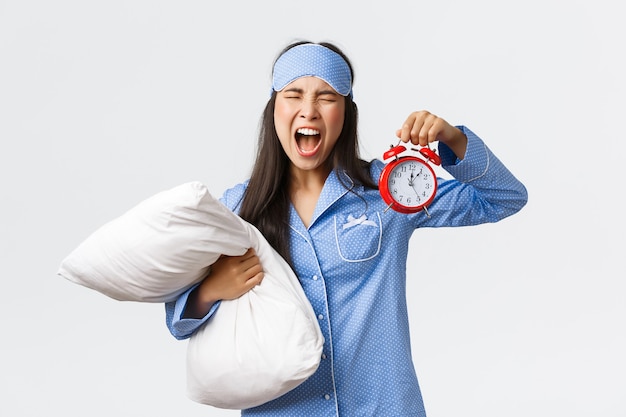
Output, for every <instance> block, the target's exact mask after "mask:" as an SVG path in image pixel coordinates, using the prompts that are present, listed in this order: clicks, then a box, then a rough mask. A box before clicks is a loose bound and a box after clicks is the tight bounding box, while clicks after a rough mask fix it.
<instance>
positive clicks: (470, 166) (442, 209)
mask: <svg viewBox="0 0 626 417" xmlns="http://www.w3.org/2000/svg"><path fill="white" fill-rule="evenodd" d="M396 134H397V136H398V137H399V138H400V140H402V141H403V142H409V141H410V142H411V143H413V144H415V145H420V146H427V145H428V144H430V143H431V142H435V141H438V142H439V154H440V156H441V160H442V167H443V168H444V169H445V170H446V171H448V172H449V173H450V174H451V175H452V176H453V177H454V179H453V180H443V179H440V180H439V186H438V189H437V194H436V197H435V200H434V201H433V203H432V204H431V206H430V208H429V210H430V212H431V214H432V215H433V216H432V218H430V219H429V218H425V216H419V215H418V216H415V220H416V222H417V224H416V227H419V226H425V227H446V226H468V225H474V224H480V223H487V222H497V221H499V220H502V219H504V218H505V217H508V216H510V215H512V214H514V213H516V212H518V211H519V210H521V208H522V207H524V205H525V204H526V202H527V201H528V194H527V191H526V188H525V187H524V185H523V184H522V183H521V182H520V181H518V180H517V179H516V178H515V177H514V176H513V174H512V173H511V172H510V171H509V170H508V169H507V168H506V167H505V166H504V164H502V162H501V161H500V160H499V159H498V158H497V157H496V156H495V155H494V154H493V153H492V152H491V151H490V150H489V148H488V147H487V146H486V145H485V144H484V142H483V141H482V140H481V139H480V138H479V137H478V136H476V135H475V134H474V133H473V132H472V131H470V130H469V129H467V128H466V127H463V126H459V127H455V126H452V125H450V124H449V123H448V122H446V121H445V120H443V119H442V118H440V117H437V116H435V115H433V114H431V113H429V112H427V111H419V112H414V113H411V114H410V115H409V117H408V118H407V119H406V121H405V123H404V124H403V125H402V128H401V129H398V130H397V132H396Z"/></svg>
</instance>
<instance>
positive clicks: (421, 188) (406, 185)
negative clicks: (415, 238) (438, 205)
mask: <svg viewBox="0 0 626 417" xmlns="http://www.w3.org/2000/svg"><path fill="white" fill-rule="evenodd" d="M407 146H409V145H397V146H393V145H392V147H391V149H389V150H388V151H387V152H385V153H384V154H383V160H384V161H387V160H388V159H391V158H393V160H392V161H391V162H389V163H387V165H385V167H384V168H383V171H382V172H381V174H380V178H379V179H378V189H379V191H380V195H381V196H382V198H383V200H384V201H385V203H387V204H388V206H387V209H385V211H387V210H388V209H389V208H391V209H393V210H395V211H397V212H400V213H406V214H409V213H417V212H419V211H421V210H424V212H426V215H428V217H430V214H429V213H428V209H427V208H426V207H427V206H428V205H429V204H430V203H432V201H433V199H434V198H435V193H436V192H437V175H436V174H435V171H434V170H433V168H432V167H431V166H430V164H431V163H432V164H435V165H440V164H441V158H439V155H437V154H436V153H435V151H433V150H432V149H430V148H429V147H422V148H413V147H410V148H407Z"/></svg>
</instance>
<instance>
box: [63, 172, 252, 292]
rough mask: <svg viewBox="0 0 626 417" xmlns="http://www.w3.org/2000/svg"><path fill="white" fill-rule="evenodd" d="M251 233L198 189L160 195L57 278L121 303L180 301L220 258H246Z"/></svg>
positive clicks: (74, 256) (71, 259)
mask: <svg viewBox="0 0 626 417" xmlns="http://www.w3.org/2000/svg"><path fill="white" fill-rule="evenodd" d="M248 240H249V239H248V233H247V231H246V228H245V227H243V226H242V224H241V219H240V218H239V217H238V216H236V215H234V214H233V213H232V212H231V211H230V210H228V208H226V207H225V206H224V205H223V204H222V203H221V202H220V201H219V200H216V199H215V198H213V197H212V196H211V194H210V193H209V192H208V190H207V188H206V187H205V186H204V185H203V184H201V183H199V182H191V183H187V184H183V185H179V186H177V187H174V188H172V189H170V190H167V191H163V192H160V193H158V194H156V195H154V196H152V197H150V198H148V199H146V200H144V201H142V202H141V203H139V204H138V205H137V206H135V207H133V208H132V209H130V210H129V211H127V212H126V213H124V214H123V215H121V216H120V217H118V218H116V219H114V220H112V221H110V222H108V223H106V224H105V225H103V226H102V227H100V228H99V229H98V230H96V231H95V232H94V233H92V234H91V235H90V236H89V237H87V239H85V240H84V241H83V242H82V243H81V244H80V245H79V246H78V247H77V248H76V249H74V250H73V251H72V252H71V253H70V254H69V255H68V256H67V257H66V258H65V259H64V260H63V262H62V263H61V266H60V268H59V271H58V274H59V275H61V276H62V277H64V278H67V279H68V280H70V281H73V282H75V283H77V284H81V285H84V286H86V287H88V288H91V289H93V290H96V291H98V292H101V293H102V294H104V295H107V296H109V297H111V298H114V299H116V300H120V301H142V302H166V301H173V300H175V299H176V298H177V297H178V296H179V295H180V294H181V293H183V292H184V291H185V290H187V289H188V288H190V287H191V286H192V285H194V284H196V283H198V282H200V281H201V280H202V278H204V276H205V275H206V273H207V270H208V267H209V266H210V265H211V264H213V263H214V262H215V261H216V260H217V258H218V257H219V256H220V254H225V255H243V254H244V253H245V252H246V250H247V248H248V247H249V242H248Z"/></svg>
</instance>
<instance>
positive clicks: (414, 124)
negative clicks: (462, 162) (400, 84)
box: [396, 110, 467, 159]
mask: <svg viewBox="0 0 626 417" xmlns="http://www.w3.org/2000/svg"><path fill="white" fill-rule="evenodd" d="M396 136H397V137H398V138H400V140H401V141H402V142H405V143H407V142H409V141H410V142H411V143H412V144H414V145H420V146H428V144H429V143H431V142H435V141H440V142H442V143H445V144H446V145H447V146H448V147H449V148H450V149H451V150H452V152H454V153H455V155H456V156H457V157H458V158H459V159H463V158H464V157H465V150H466V148H467V138H466V137H465V135H464V134H463V132H461V130H460V129H458V128H456V127H454V126H452V125H451V124H449V123H448V122H446V121H445V120H444V119H442V118H441V117H438V116H435V115H434V114H432V113H430V112H428V111H426V110H421V111H416V112H413V113H411V114H410V115H409V117H407V119H406V121H405V122H404V124H403V125H402V127H401V128H400V129H398V130H397V131H396Z"/></svg>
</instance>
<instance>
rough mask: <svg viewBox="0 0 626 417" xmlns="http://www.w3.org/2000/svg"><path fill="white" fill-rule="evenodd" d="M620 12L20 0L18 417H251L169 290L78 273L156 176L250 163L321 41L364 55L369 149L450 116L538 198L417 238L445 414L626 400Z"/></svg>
mask: <svg viewBox="0 0 626 417" xmlns="http://www.w3.org/2000/svg"><path fill="white" fill-rule="evenodd" d="M618 4H619V2H617V1H613V2H609V1H604V0H598V1H594V2H582V1H569V2H565V1H556V0H542V1H538V0H529V1H524V2H498V1H495V0H492V1H488V0H481V1H473V2H464V1H460V0H458V1H437V2H434V1H431V2H423V1H402V2H398V1H394V0H389V1H385V2H380V1H363V0H359V1H352V2H339V1H336V0H335V1H328V0H320V1H316V2H301V1H293V0H291V1H287V0H283V1H274V0H266V1H247V2H243V1H230V2H209V1H176V2H174V1H162V0H150V1H148V0H145V1H138V0H126V1H119V0H110V1H106V2H104V1H101V2H97V1H89V2H88V1H78V0H76V1H69V0H61V1H43V0H41V1H30V0H19V1H18V0H14V1H8V0H7V1H4V0H0V141H1V145H2V146H1V148H0V149H1V150H0V193H1V196H2V200H1V205H0V213H1V215H0V236H1V241H0V245H1V246H0V257H1V258H0V259H1V265H2V271H3V277H2V280H1V281H0V282H1V283H0V291H1V292H0V294H2V302H1V303H0V320H1V326H2V327H1V329H0V332H1V333H2V340H3V341H2V344H1V349H2V354H1V355H0V383H1V384H2V400H1V401H0V414H1V415H3V416H43V415H85V416H86V415H89V416H111V415H115V416H149V415H152V416H165V415H171V414H174V413H176V414H177V415H181V416H182V415H184V416H189V417H191V416H230V415H237V414H238V413H237V412H234V411H224V410H219V409H215V408H211V407H208V406H203V405H199V404H196V403H193V402H192V401H190V400H188V399H187V398H186V396H185V386H184V385H185V379H184V378H185V374H184V361H185V349H186V342H180V341H176V340H174V339H173V338H172V337H171V336H170V335H169V333H168V331H167V329H166V327H165V324H164V311H163V306H162V305H160V304H140V303H123V302H118V301H113V300H111V299H108V298H106V297H105V296H103V295H101V294H99V293H97V292H94V291H92V290H89V289H87V288H84V287H80V286H78V285H76V284H73V283H70V282H69V281H66V280H64V279H63V278H61V277H59V276H57V275H56V271H57V268H58V266H59V264H60V262H61V261H62V259H63V258H64V257H65V256H66V255H67V254H68V253H69V252H70V251H71V250H72V249H74V248H75V247H76V246H77V245H78V244H79V243H80V242H81V241H82V240H83V239H84V238H86V237H87V235H88V234H90V233H91V232H93V231H94V230H95V229H96V228H97V227H99V226H100V225H102V224H103V223H105V222H106V221H109V220H111V219H113V218H115V217H117V216H119V215H121V214H122V213H123V212H124V211H126V210H127V209H129V208H130V207H132V206H134V205H136V204H137V203H138V202H139V201H141V200H143V199H144V198H146V197H148V196H150V195H152V194H154V193H156V192H158V191H162V190H164V189H168V188H170V187H172V186H175V185H178V184H181V183H183V182H188V181H192V180H199V181H202V182H204V183H206V184H207V185H208V186H209V189H210V190H211V191H212V193H213V194H214V195H216V196H219V195H220V194H221V193H222V191H223V190H224V189H225V188H226V187H228V186H231V185H233V184H235V183H236V182H239V181H241V180H243V179H244V178H246V177H247V175H248V173H249V168H250V166H251V162H252V155H253V152H254V146H255V140H256V139H255V138H256V133H257V125H258V121H259V118H260V114H261V110H262V108H263V106H264V105H265V102H266V100H267V98H268V96H269V88H270V87H269V86H270V82H269V77H270V69H271V68H270V67H271V63H272V61H273V59H274V57H275V56H276V54H277V53H278V52H279V50H280V49H282V48H283V47H284V46H285V45H287V44H288V43H290V42H291V41H293V40H298V39H303V38H305V39H309V40H313V41H322V40H330V41H333V42H335V43H336V44H337V45H339V46H340V47H342V48H343V49H344V50H345V52H346V53H347V54H348V56H349V57H350V58H351V59H352V61H353V63H354V67H355V70H356V80H355V86H354V89H355V99H356V101H357V103H358V105H359V109H360V114H361V125H360V135H361V139H362V141H363V151H364V156H365V157H367V158H368V159H369V158H373V157H378V156H379V155H380V154H381V153H382V152H383V151H384V150H386V149H387V147H388V145H389V144H390V143H392V142H394V140H395V139H394V136H393V135H394V131H395V129H396V128H397V127H399V125H400V124H401V123H402V122H403V121H404V119H405V117H406V116H407V115H408V114H409V113H410V112H411V111H413V110H418V109H428V110H430V111H432V112H433V113H436V114H438V115H440V116H442V117H444V118H445V119H446V120H448V121H450V122H451V123H453V124H465V125H467V126H468V127H470V128H471V129H472V130H474V131H475V132H476V133H478V134H479V135H480V136H481V137H482V138H483V139H484V140H485V141H486V142H487V144H488V145H489V147H490V148H491V149H492V150H493V151H494V152H495V153H496V155H498V156H499V157H500V159H502V160H503V161H504V162H505V164H506V165H507V166H508V167H509V168H510V169H511V170H512V171H513V172H514V173H515V174H516V176H518V178H520V179H521V180H522V181H523V182H524V183H525V184H526V186H527V187H528V190H529V196H530V200H529V203H528V205H527V206H526V207H525V208H524V209H523V210H522V211H521V212H520V213H519V214H517V215H515V216H513V217H511V218H509V219H506V220H504V221H502V222H500V223H498V224H494V225H484V226H479V227H475V228H464V229H440V230H423V231H421V230H420V231H418V232H417V233H416V234H415V236H414V239H413V241H412V244H411V260H410V265H409V282H408V295H409V298H410V299H409V308H410V320H411V327H412V342H413V352H414V358H415V364H416V368H417V372H418V376H419V378H420V383H421V387H422V390H423V395H424V398H425V403H426V408H427V411H428V413H429V416H430V417H450V416H479V417H502V416H505V417H517V416H519V417H521V416H531V415H532V416H534V417H554V416H568V417H579V416H580V417H583V416H585V417H588V416H602V417H613V416H615V417H623V416H626V395H624V394H625V393H626V377H625V376H624V375H626V359H625V357H626V354H625V352H626V328H625V324H626V285H625V284H624V278H625V277H626V273H624V257H625V253H624V249H625V239H624V232H625V221H624V215H623V210H622V207H623V202H624V199H623V191H624V185H623V181H621V176H622V175H623V169H620V168H621V167H620V164H621V163H622V161H623V159H624V157H623V152H624V150H625V146H624V140H625V134H624V120H625V118H624V112H625V110H626V109H625V106H624V95H625V94H626V88H625V82H624V74H625V73H626V66H625V65H624V53H625V52H624V51H625V50H626V48H625V45H624V39H626V33H625V31H624V29H623V19H622V17H621V14H620V13H618V10H619V9H621V7H618ZM618 175H619V176H618ZM383 417H386V416H383Z"/></svg>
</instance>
